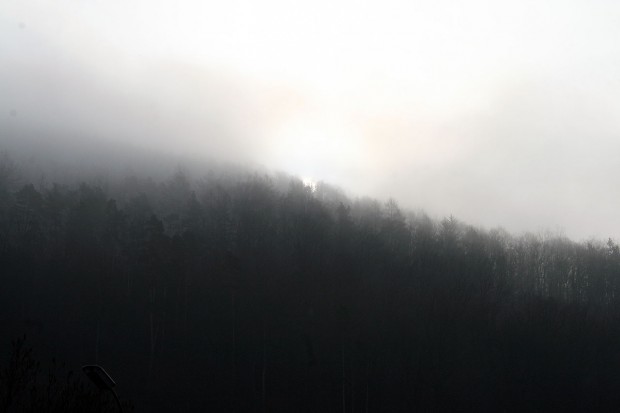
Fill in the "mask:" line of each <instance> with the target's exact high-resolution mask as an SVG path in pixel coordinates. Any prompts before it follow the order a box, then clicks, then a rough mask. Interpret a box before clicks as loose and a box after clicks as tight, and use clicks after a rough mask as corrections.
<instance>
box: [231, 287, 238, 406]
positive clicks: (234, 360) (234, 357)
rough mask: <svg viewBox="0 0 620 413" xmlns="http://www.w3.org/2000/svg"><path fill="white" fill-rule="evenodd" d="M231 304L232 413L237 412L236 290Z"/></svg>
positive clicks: (232, 293) (232, 295)
mask: <svg viewBox="0 0 620 413" xmlns="http://www.w3.org/2000/svg"><path fill="white" fill-rule="evenodd" d="M230 298H231V300H230V303H231V310H232V383H231V384H232V385H231V394H232V400H231V402H232V411H233V412H236V411H237V400H236V397H237V392H236V386H237V329H236V321H237V320H236V318H237V314H236V307H235V304H236V303H235V290H231V292H230Z"/></svg>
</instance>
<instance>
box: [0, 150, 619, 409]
mask: <svg viewBox="0 0 620 413" xmlns="http://www.w3.org/2000/svg"><path fill="white" fill-rule="evenodd" d="M0 158H1V159H0V285H1V286H2V287H1V288H0V326H2V328H1V329H0V349H1V350H2V351H1V352H0V355H1V356H2V358H1V359H0V363H1V364H0V408H4V409H5V410H6V411H30V410H27V409H31V410H32V411H44V410H42V409H41V408H39V409H36V408H35V407H33V405H32V400H31V401H30V402H29V401H28V398H29V395H31V394H32V393H31V392H32V391H33V386H34V385H33V384H32V383H34V382H35V381H32V380H31V381H30V382H19V383H17V384H16V383H14V382H11V381H10V380H9V376H10V375H9V374H8V373H10V372H11V366H13V369H14V370H15V366H14V365H15V363H16V362H15V360H16V359H17V362H19V360H23V359H24V352H25V351H26V352H28V351H30V350H24V348H25V347H24V346H26V347H27V346H31V348H32V358H33V359H37V360H41V363H43V364H42V366H43V365H47V364H46V363H48V361H49V360H52V359H53V358H55V359H57V360H62V361H63V362H65V363H66V366H67V368H68V369H70V370H74V371H75V372H76V373H75V374H81V372H79V368H80V366H82V365H84V364H100V365H102V366H104V367H105V368H106V370H107V371H108V372H109V373H110V374H111V375H112V376H113V377H114V379H115V380H116V382H117V384H118V386H117V390H118V394H119V396H120V398H121V399H122V400H124V401H130V402H131V403H132V404H133V405H134V406H135V411H147V412H164V411H188V412H189V411H205V412H237V413H242V412H341V413H369V412H440V411H445V412H458V411H477V412H480V411H489V412H543V411H562V412H568V411H575V412H583V411H612V410H613V411H615V410H617V409H618V407H619V406H620V392H619V391H618V389H620V318H619V316H620V306H619V303H620V295H619V294H620V250H619V247H618V245H617V244H616V243H615V242H614V241H612V240H611V239H610V240H608V241H607V242H603V241H590V242H575V241H573V240H569V239H567V238H565V237H562V236H560V235H549V234H523V235H513V234H509V233H507V232H506V231H503V230H501V229H494V230H487V229H480V228H476V227H473V226H470V225H467V224H465V223H462V222H460V221H459V220H457V219H455V218H453V217H447V218H445V219H443V220H434V219H431V218H429V217H428V216H427V215H425V214H424V213H421V212H415V213H414V212H409V211H405V210H403V209H401V208H399V206H398V205H397V203H396V202H394V201H393V200H389V201H388V202H385V203H384V202H379V201H376V200H372V199H367V198H357V199H352V198H351V197H348V196H346V195H345V194H344V193H343V192H342V191H341V190H338V189H337V188H334V187H331V186H329V185H327V184H324V183H318V184H311V185H307V184H304V183H303V182H302V181H301V180H299V179H296V178H291V177H287V176H283V175H276V174H263V173H251V172H246V173H238V172H236V173H227V172H225V171H219V172H218V171H215V172H213V171H212V172H211V173H206V174H204V175H201V176H194V175H193V174H190V173H186V172H183V170H182V169H179V170H177V171H176V172H175V173H173V174H171V176H169V177H168V178H166V179H163V180H159V179H155V178H149V177H148V176H147V175H146V174H144V175H140V173H134V174H130V175H128V176H126V177H123V178H120V179H116V178H114V179H112V178H110V179H109V180H106V179H99V180H97V179H91V180H87V181H86V182H82V183H74V182H69V181H67V182H50V181H49V180H46V179H37V180H34V179H30V178H27V179H26V178H24V177H31V176H33V175H32V174H29V173H28V171H24V170H23V169H24V168H27V166H22V165H21V164H20V163H19V162H15V161H13V160H12V159H11V157H10V156H9V155H8V154H3V155H2V156H1V157H0ZM480 203H481V205H483V204H484V200H481V202H480ZM584 219H587V217H584ZM24 335H25V343H26V344H24V338H23V337H24ZM16 340H17V341H16ZM12 341H13V350H12V351H11V342H12ZM20 346H21V347H20ZM16 352H17V353H18V354H17V357H16V355H15V354H16ZM29 354H30V353H27V354H26V355H29ZM20 357H21V358H20ZM28 360H29V361H28V363H31V364H32V363H34V361H32V360H30V359H28ZM43 370H44V369H43V368H42V371H43ZM41 374H44V373H41ZM63 374H64V373H63ZM71 380H76V379H71ZM71 380H69V381H68V384H67V386H73V388H78V387H80V386H85V387H84V388H82V389H81V390H79V391H78V390H76V392H77V393H80V392H81V393H88V392H89V391H91V390H89V388H88V385H90V384H89V383H86V384H77V383H76V382H74V381H71ZM16 386H17V387H16ZM19 386H21V388H18V387H19ZM59 391H60V390H59ZM20 392H21V396H20V395H19V394H18V393H20ZM29 392H30V393H29ZM81 393H80V394H81ZM87 396H88V397H91V398H92V397H93V396H92V395H87ZM88 397H87V398H86V399H88ZM86 399H83V400H86ZM88 400H90V399H88ZM76 406H77V405H76ZM113 407H114V406H111V407H110V409H109V410H108V411H114V409H113ZM75 409H76V411H83V410H79V409H78V407H75ZM64 410H65V411H68V408H65V409H64ZM50 411H51V410H50Z"/></svg>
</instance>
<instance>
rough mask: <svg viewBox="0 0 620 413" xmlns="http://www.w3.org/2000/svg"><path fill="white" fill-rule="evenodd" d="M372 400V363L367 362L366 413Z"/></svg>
mask: <svg viewBox="0 0 620 413" xmlns="http://www.w3.org/2000/svg"><path fill="white" fill-rule="evenodd" d="M369 400H370V361H367V362H366V413H368V402H369Z"/></svg>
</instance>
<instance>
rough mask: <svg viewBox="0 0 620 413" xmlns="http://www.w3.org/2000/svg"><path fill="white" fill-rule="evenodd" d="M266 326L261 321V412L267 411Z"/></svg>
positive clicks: (265, 412)
mask: <svg viewBox="0 0 620 413" xmlns="http://www.w3.org/2000/svg"><path fill="white" fill-rule="evenodd" d="M266 379H267V328H266V326H265V322H264V321H263V371H262V374H261V387H262V388H261V393H262V399H263V400H262V402H263V413H267V382H266Z"/></svg>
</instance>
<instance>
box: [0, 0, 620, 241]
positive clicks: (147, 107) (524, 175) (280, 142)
mask: <svg viewBox="0 0 620 413" xmlns="http://www.w3.org/2000/svg"><path fill="white" fill-rule="evenodd" d="M24 128H30V129H33V128H34V129H37V128H38V129H39V130H42V131H43V130H44V131H47V132H50V133H49V135H45V136H47V137H45V139H54V138H53V136H54V134H53V133H51V131H55V132H57V133H62V134H65V135H70V136H73V137H79V139H83V140H85V141H88V140H111V141H124V142H131V143H132V144H134V145H136V146H138V147H149V148H154V149H157V150H163V151H167V152H173V153H175V154H192V155H199V154H204V155H205V156H211V157H213V156H215V157H218V158H222V159H229V160H236V161H239V162H252V163H257V164H261V165H264V166H266V167H268V168H273V169H279V170H284V171H287V172H290V173H293V174H296V175H299V176H302V177H304V178H306V179H311V180H325V181H328V182H330V183H333V184H336V185H340V186H342V187H343V188H345V189H346V190H347V191H348V192H349V193H352V194H356V195H370V196H376V197H380V198H382V199H385V198H387V197H389V196H392V197H394V198H395V199H396V200H397V201H398V202H399V203H400V204H401V205H402V206H404V207H408V208H422V209H425V210H426V211H428V212H429V214H430V215H432V216H436V217H441V216H445V215H449V214H453V215H454V216H456V217H458V218H460V219H461V220H463V221H466V222H469V223H472V224H476V225H483V226H486V227H495V226H503V227H505V228H507V229H509V230H511V231H517V232H520V231H526V230H529V231H538V230H542V229H545V228H549V229H552V230H558V229H561V230H563V231H564V232H565V234H566V235H568V236H570V237H572V238H574V239H577V240H581V239H586V238H589V237H590V236H596V237H599V238H606V237H608V236H611V237H614V238H616V239H619V238H620V208H619V206H620V185H619V184H620V182H619V181H620V2H617V1H592V0H589V1H585V0H583V1H581V0H579V1H577V0H563V1H540V0H538V1H511V2H504V1H497V0H493V1H492V0H489V1H483V0H474V1H458V0H455V1H444V0H432V1H431V0H424V1H415V0H402V1H400V0H382V1H378V0H372V1H360V0H312V1H305V2H301V1H285V0H260V1H259V0H247V1H246V0H227V1H198V0H195V1H189V0H185V1H183V0H176V1H156V0H130V1H127V0H124V1H120V0H118V1H115V0H48V1H32V0H1V1H0V132H2V135H0V136H1V137H0V139H3V137H4V138H6V137H7V136H9V135H11V134H18V133H19V131H20V130H23V129H24ZM41 136H44V134H41Z"/></svg>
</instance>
